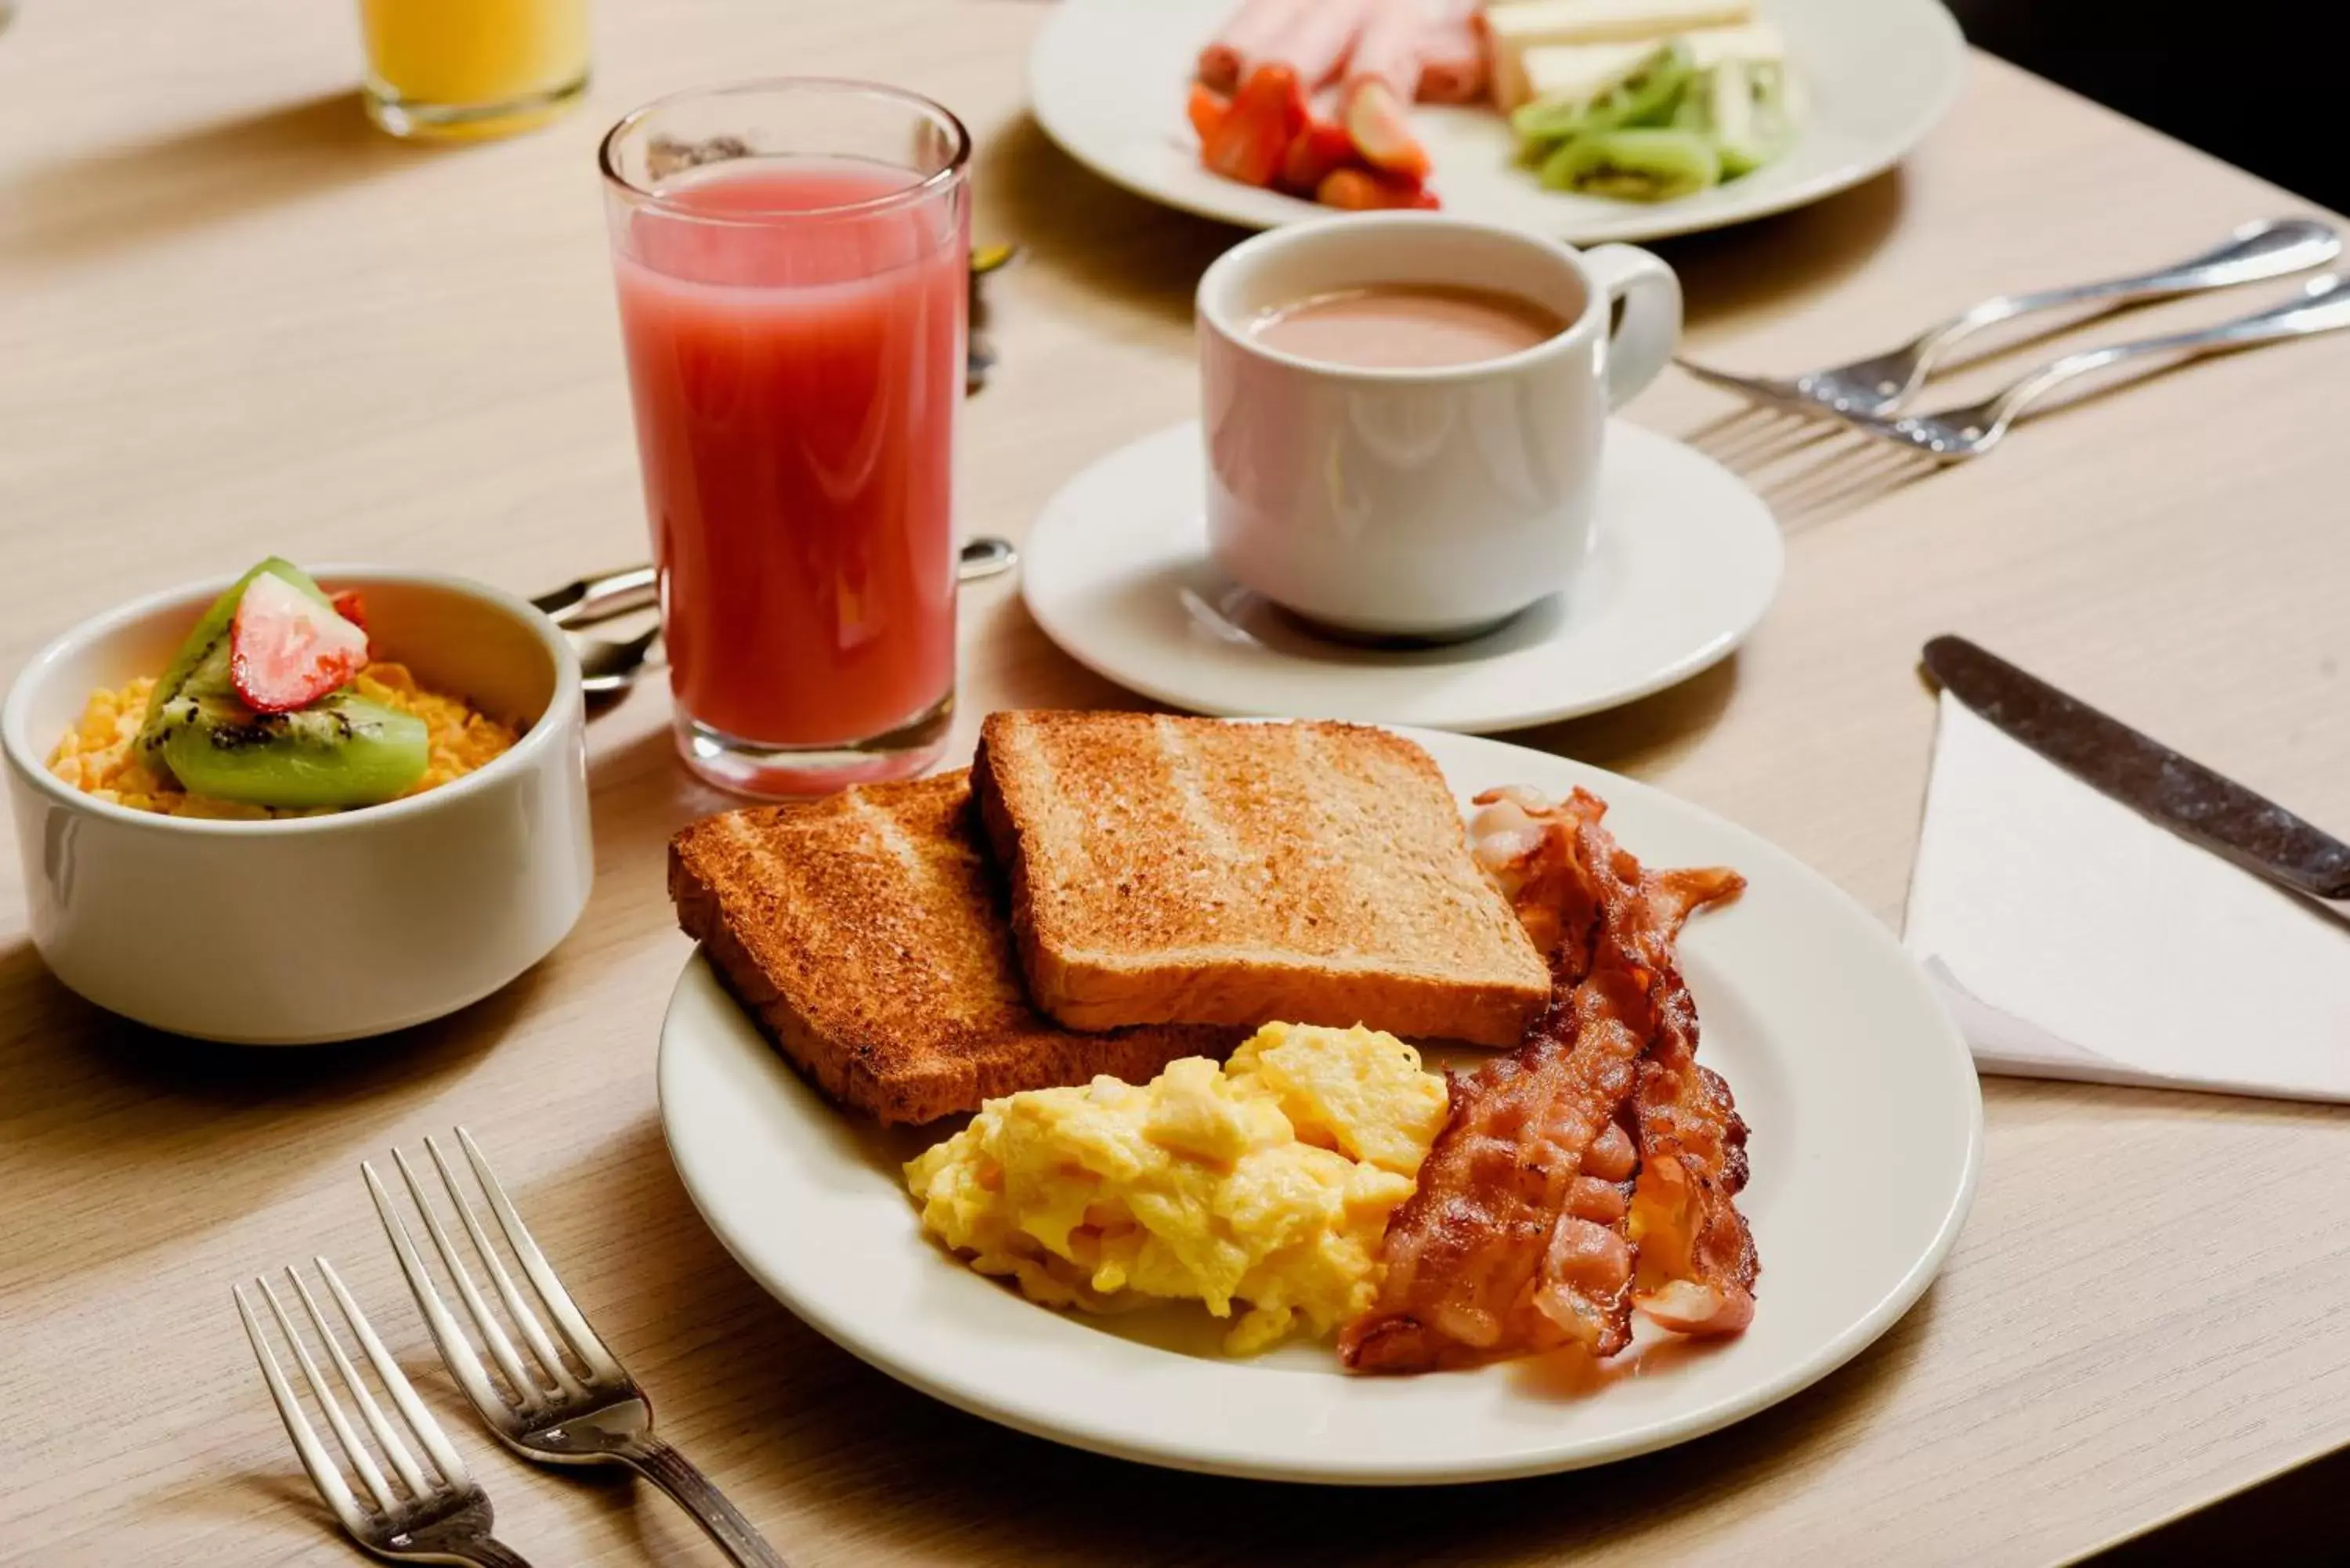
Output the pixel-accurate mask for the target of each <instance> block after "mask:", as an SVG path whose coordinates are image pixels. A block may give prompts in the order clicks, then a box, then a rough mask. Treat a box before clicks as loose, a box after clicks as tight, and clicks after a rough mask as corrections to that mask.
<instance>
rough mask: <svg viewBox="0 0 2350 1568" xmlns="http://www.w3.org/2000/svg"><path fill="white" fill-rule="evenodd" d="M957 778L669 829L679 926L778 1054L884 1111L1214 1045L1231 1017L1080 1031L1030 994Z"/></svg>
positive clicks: (1128, 1073) (1144, 1075)
mask: <svg viewBox="0 0 2350 1568" xmlns="http://www.w3.org/2000/svg"><path fill="white" fill-rule="evenodd" d="M969 778H970V776H969V774H963V773H954V774H942V775H940V776H938V777H935V778H928V779H921V780H918V781H915V782H912V783H909V784H876V785H872V786H869V787H866V788H860V789H851V790H848V791H846V792H845V793H843V794H839V795H837V796H835V797H834V798H832V799H830V800H827V801H825V802H822V803H821V804H818V805H787V806H771V807H762V808H757V809H753V810H747V811H733V812H727V813H725V814H724V815H719V816H713V817H711V818H708V819H707V820H705V821H702V822H697V823H695V824H694V825H693V826H691V827H688V828H686V829H685V830H684V831H683V832H681V833H680V834H678V836H676V837H675V838H673V839H671V842H670V874H669V881H670V897H671V899H673V900H674V901H675V902H676V905H677V918H678V924H679V925H680V926H681V927H683V928H684V929H685V933H686V934H687V935H688V936H690V937H692V938H694V939H695V940H698V941H700V942H701V943H702V950H703V951H704V952H706V953H707V954H708V955H709V957H710V960H711V961H712V963H714V964H715V965H716V966H717V968H718V971H719V973H720V974H721V975H722V976H723V978H724V980H725V981H726V983H727V986H728V987H729V989H731V990H732V991H733V992H734V994H735V996H736V997H737V998H738V999H739V1000H740V1001H741V1002H743V1005H744V1006H745V1007H746V1008H748V1009H749V1010H750V1011H751V1012H752V1013H753V1015H754V1016H755V1017H756V1018H757V1020H758V1021H759V1023H760V1025H761V1026H762V1027H763V1028H764V1030H765V1032H766V1033H767V1034H768V1036H769V1037H770V1038H771V1039H773V1040H774V1041H775V1044H777V1045H779V1046H780V1047H781V1048H782V1049H783V1051H784V1054H785V1055H786V1056H788V1057H790V1058H791V1059H792V1061H794V1062H795V1063H796V1064H798V1065H799V1066H800V1068H801V1069H802V1071H804V1072H805V1073H806V1074H807V1075H808V1076H810V1077H812V1078H814V1079H815V1080H816V1083H817V1084H818V1085H821V1086H822V1087H823V1088H824V1089H825V1090H826V1091H827V1093H829V1094H830V1095H831V1096H833V1097H834V1098H836V1099H837V1100H840V1101H842V1102H844V1103H846V1104H847V1105H850V1106H856V1107H857V1108H858V1109H860V1110H864V1111H868V1112H870V1113H871V1114H872V1115H874V1116H878V1117H879V1118H880V1119H881V1120H883V1121H885V1122H926V1121H932V1120H935V1119H937V1118H938V1117H940V1116H948V1115H951V1114H952V1113H954V1112H956V1111H972V1110H977V1109H978V1108H979V1106H980V1103H981V1101H983V1100H985V1099H990V1098H993V1097H994V1096H999V1095H1009V1094H1012V1093H1014V1092H1015V1091H1018V1090H1021V1089H1037V1088H1045V1087H1049V1086H1051V1085H1059V1084H1082V1083H1085V1082H1086V1081H1087V1080H1088V1079H1090V1078H1091V1077H1093V1076H1094V1075H1096V1074H1097V1073H1107V1074H1110V1075H1113V1076H1116V1077H1120V1078H1124V1079H1127V1080H1128V1081H1129V1082H1132V1083H1142V1082H1144V1081H1146V1080H1148V1079H1149V1078H1150V1077H1151V1076H1152V1075H1155V1074H1156V1073H1157V1072H1158V1071H1159V1069H1160V1068H1161V1067H1163V1066H1165V1065H1166V1064H1168V1063H1169V1062H1170V1061H1172V1060H1174V1059H1175V1058H1176V1057H1179V1056H1189V1055H1209V1056H1216V1057H1222V1055H1223V1054H1225V1053H1226V1052H1227V1051H1228V1050H1229V1049H1230V1048H1231V1047H1232V1044H1233V1043H1234V1042H1235V1041H1236V1040H1237V1038H1238V1035H1237V1033H1235V1032H1234V1031H1231V1030H1222V1029H1183V1028H1174V1029H1170V1028H1149V1029H1132V1030H1123V1031H1119V1032H1118V1033H1107V1034H1078V1033H1072V1032H1070V1031H1069V1030H1066V1029H1063V1028H1059V1027H1057V1026H1055V1024H1054V1023H1052V1021H1051V1020H1049V1019H1047V1018H1045V1017H1043V1016H1042V1015H1040V1014H1039V1013H1038V1012H1036V1010H1035V1008H1033V1007H1031V1006H1030V1005H1029V1003H1028V999H1027V996H1026V995H1025V993H1024V992H1023V991H1022V989H1021V985H1020V977H1019V971H1018V969H1017V967H1016V965H1015V963H1014V958H1013V950H1012V938H1011V932H1010V929H1009V928H1008V926H1007V924H1006V922H1005V917H1004V910H1003V892H1002V889H1001V888H1000V887H999V886H998V885H997V882H996V879H995V877H993V871H992V868H991V867H989V866H988V865H987V863H986V861H985V858H984V857H983V855H982V854H981V850H980V843H979V836H978V827H977V824H976V822H975V821H974V820H973V818H972V810H971V790H970V782H969Z"/></svg>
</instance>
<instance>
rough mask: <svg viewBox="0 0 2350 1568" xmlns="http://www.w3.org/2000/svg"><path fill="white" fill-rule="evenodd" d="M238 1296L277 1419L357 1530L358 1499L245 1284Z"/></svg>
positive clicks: (325, 1494)
mask: <svg viewBox="0 0 2350 1568" xmlns="http://www.w3.org/2000/svg"><path fill="white" fill-rule="evenodd" d="M229 1294H231V1295H233V1296H234V1297H235V1298H236V1314H237V1316H239V1317H241V1318H243V1319H244V1336H245V1338H247V1339H249V1340H251V1341H252V1342H253V1355H254V1359H255V1360H256V1361H258V1362H260V1363H261V1380H262V1381H263V1382H264V1383H266V1384H267V1385H269V1398H270V1402H271V1403H272V1404H274V1405H276V1407H277V1418H278V1419H279V1420H281V1421H283V1422H285V1423H286V1436H287V1437H289V1438H293V1439H294V1452H295V1453H296V1455H297V1456H299V1457H300V1459H301V1460H302V1468H303V1469H305V1470H307V1471H308V1472H309V1476H310V1484H311V1485H312V1486H315V1487H317V1489H318V1495H319V1497H321V1498H323V1499H324V1500H325V1501H326V1504H327V1506H328V1508H329V1509H332V1510H333V1511H334V1514H335V1517H336V1518H337V1519H338V1520H340V1521H342V1522H343V1527H344V1528H345V1529H346V1530H349V1531H351V1532H353V1533H357V1532H358V1530H359V1523H360V1521H361V1520H362V1519H363V1518H364V1517H365V1516H364V1514H363V1513H362V1512H361V1511H360V1509H359V1501H358V1500H357V1499H356V1498H354V1497H352V1496H351V1489H350V1487H349V1485H348V1483H346V1482H345V1481H344V1480H343V1472H342V1471H341V1470H339V1469H337V1468H336V1467H335V1461H334V1460H333V1459H330V1458H328V1454H327V1449H326V1446H325V1445H324V1444H322V1443H320V1442H319V1441H318V1434H317V1431H316V1430H314V1429H313V1428H312V1427H311V1425H310V1417H307V1416H305V1415H304V1414H302V1405H301V1401H299V1400H298V1399H296V1397H294V1390H293V1389H292V1388H291V1387H289V1386H287V1385H286V1374H285V1372H284V1370H283V1369H282V1368H280V1367H279V1366H278V1365H277V1353H276V1351H274V1350H271V1349H270V1348H269V1341H268V1340H267V1339H266V1338H265V1336H264V1335H263V1334H262V1332H261V1320H260V1319H258V1318H256V1317H255V1316H254V1315H253V1303H251V1302H249V1301H247V1300H246V1299H245V1295H244V1286H243V1285H232V1286H230V1287H229Z"/></svg>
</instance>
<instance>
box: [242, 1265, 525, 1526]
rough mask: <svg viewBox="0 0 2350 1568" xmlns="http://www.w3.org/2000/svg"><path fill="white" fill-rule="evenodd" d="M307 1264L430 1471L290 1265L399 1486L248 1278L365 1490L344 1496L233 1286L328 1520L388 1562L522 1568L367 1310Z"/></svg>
mask: <svg viewBox="0 0 2350 1568" xmlns="http://www.w3.org/2000/svg"><path fill="white" fill-rule="evenodd" d="M313 1261H314V1262H317V1266H318V1273H319V1275H320V1276H321V1277H322V1278H324V1279H325V1280H326V1282H327V1288H328V1290H329V1291H331V1292H333V1293H334V1297H335V1303H336V1304H337V1305H338V1306H339V1307H341V1308H342V1313H343V1322H344V1323H345V1324H348V1325H349V1328H350V1331H351V1334H352V1336H353V1337H355V1338H356V1339H358V1341H359V1348H360V1350H362V1351H363V1352H365V1353H366V1355H367V1358H368V1362H369V1365H371V1366H374V1368H375V1370H376V1375H377V1376H379V1377H380V1378H382V1379H383V1386H384V1389H385V1391H386V1392H387V1393H389V1394H390V1396H391V1402H392V1403H393V1404H394V1405H396V1406H398V1407H400V1416H401V1417H402V1418H403V1419H404V1420H406V1422H407V1423H408V1429H409V1430H410V1431H411V1432H413V1433H415V1434H416V1440H417V1441H418V1443H420V1444H421V1445H422V1447H423V1449H424V1452H425V1454H426V1456H427V1457H428V1458H429V1459H431V1460H432V1469H433V1470H434V1471H435V1472H436V1474H435V1475H432V1476H428V1475H427V1474H426V1473H425V1471H424V1469H422V1467H421V1466H420V1465H418V1464H417V1462H416V1457H415V1456H414V1455H413V1454H411V1452H410V1451H409V1449H408V1445H407V1444H405V1443H403V1442H402V1441H400V1435H399V1433H397V1432H395V1431H394V1430H392V1427H391V1423H390V1422H389V1421H387V1420H386V1419H385V1418H384V1414H383V1409H382V1407H380V1406H379V1405H377V1403H376V1402H375V1396H374V1395H372V1394H369V1392H368V1389H367V1385H366V1384H365V1383H362V1382H361V1381H360V1380H359V1373H358V1372H357V1371H356V1370H354V1369H353V1367H352V1366H351V1363H350V1358H349V1357H348V1356H346V1355H344V1354H343V1347H342V1346H341V1345H339V1344H338V1343H337V1341H336V1339H335V1332H334V1330H333V1329H331V1328H329V1327H328V1326H327V1319H326V1314H323V1313H321V1312H320V1311H319V1310H318V1303H317V1300H316V1299H315V1298H314V1297H312V1295H311V1294H310V1287H309V1286H307V1285H306V1284H304V1283H303V1282H302V1276H301V1275H300V1274H298V1273H296V1272H294V1271H293V1270H292V1269H290V1268H289V1269H287V1270H286V1279H288V1280H289V1281H291V1282H293V1285H294V1290H295V1293H296V1294H297V1295H299V1296H300V1297H301V1298H302V1305H303V1307H304V1309H305V1310H306V1311H307V1313H308V1314H309V1317H310V1326H311V1327H312V1328H313V1329H315V1330H316V1331H317V1336H318V1340H319V1342H320V1343H321V1344H323V1345H325V1346H326V1349H327V1359H328V1360H329V1361H331V1362H333V1363H334V1366H335V1372H336V1375H337V1376H339V1377H340V1378H341V1379H342V1383H343V1386H344V1387H346V1388H348V1389H349V1390H350V1392H351V1397H352V1399H353V1401H354V1402H355V1403H357V1404H358V1406H359V1417H360V1419H361V1420H363V1421H365V1422H366V1423H367V1428H368V1430H369V1431H370V1432H372V1433H374V1434H375V1440H376V1443H377V1445H378V1446H379V1447H380V1448H381V1449H383V1457H384V1459H386V1460H387V1461H389V1462H390V1466H391V1469H392V1472H393V1474H395V1475H397V1476H398V1477H399V1478H400V1487H399V1488H397V1489H396V1488H394V1487H393V1485H392V1484H391V1482H390V1481H389V1480H386V1479H385V1476H384V1473H383V1470H382V1468H381V1467H380V1466H379V1465H378V1464H377V1463H376V1462H375V1460H374V1459H373V1458H372V1457H371V1456H370V1455H369V1452H368V1449H367V1445H366V1444H364V1443H363V1442H361V1441H360V1440H359V1434H358V1433H357V1432H355V1431H353V1430H352V1429H351V1424H350V1421H349V1420H348V1418H347V1417H345V1416H344V1414H343V1407H342V1406H341V1404H340V1403H339V1402H338V1401H337V1399H336V1398H335V1395H334V1390H333V1388H332V1387H331V1386H328V1382H327V1380H326V1379H325V1378H323V1377H321V1376H319V1375H318V1366H317V1363H316V1362H315V1361H313V1360H311V1359H310V1352H309V1351H308V1350H307V1348H306V1347H305V1346H304V1345H303V1344H302V1336H301V1334H298V1333H296V1330H295V1327H294V1321H293V1319H292V1318H291V1317H289V1316H288V1315H287V1314H286V1308H285V1305H284V1303H281V1302H279V1301H278V1299H277V1293H276V1291H274V1290H271V1289H270V1288H269V1282H268V1281H267V1280H265V1279H262V1278H260V1277H259V1276H255V1279H254V1283H255V1285H256V1286H258V1287H260V1290H261V1293H262V1296H263V1297H264V1299H265V1300H266V1301H267V1302H268V1303H269V1312H270V1315H271V1316H273V1317H275V1318H276V1320H277V1329H278V1332H279V1333H280V1334H284V1335H285V1336H286V1344H287V1345H291V1346H292V1347H293V1350H294V1359H295V1361H296V1363H297V1364H299V1366H301V1368H302V1377H303V1380H304V1381H305V1382H307V1384H308V1385H309V1386H310V1394H311V1397H314V1398H315V1399H317V1402H318V1408H319V1410H320V1411H322V1412H323V1413H324V1414H325V1416H326V1417H327V1425H328V1427H329V1428H333V1430H334V1434H335V1438H336V1440H337V1441H338V1442H339V1443H341V1444H342V1448H343V1452H344V1454H345V1455H347V1456H348V1458H349V1459H350V1463H351V1469H353V1470H354V1471H356V1472H357V1473H358V1475H359V1484H360V1486H362V1487H364V1488H365V1489H366V1490H367V1494H368V1495H367V1499H366V1500H365V1501H361V1500H360V1499H359V1498H357V1497H355V1496H354V1495H353V1494H352V1492H351V1489H350V1483H349V1482H348V1481H347V1480H344V1479H343V1472H342V1469H341V1467H340V1466H338V1464H336V1462H335V1459H334V1457H333V1456H332V1455H331V1454H329V1453H328V1452H327V1449H326V1445H325V1444H323V1443H321V1442H319V1441H318V1434H317V1431H316V1430H315V1429H314V1428H312V1427H311V1425H310V1418H309V1417H307V1416H305V1415H304V1414H303V1413H302V1406H301V1403H300V1401H299V1400H297V1399H296V1397H295V1394H294V1390H293V1389H292V1387H290V1386H288V1385H287V1384H286V1374H285V1372H284V1371H283V1369H281V1368H280V1367H279V1366H278V1365H277V1355H276V1352H274V1351H272V1350H271V1349H270V1348H269V1341H268V1338H267V1337H266V1336H265V1334H263V1333H262V1329H261V1322H260V1320H259V1319H258V1318H256V1317H255V1316H254V1313H253V1303H252V1302H250V1301H249V1300H247V1299H246V1297H245V1293H244V1286H243V1285H237V1286H235V1287H234V1288H233V1289H232V1290H231V1292H230V1293H231V1294H232V1295H234V1296H235V1297H236V1310H237V1315H238V1316H240V1317H242V1318H243V1319H244V1333H245V1337H247V1338H248V1339H250V1340H252V1341H253V1354H254V1356H255V1359H257V1360H258V1361H259V1362H260V1363H261V1376H262V1380H263V1381H264V1382H265V1383H267V1384H268V1385H269V1397H270V1398H272V1399H274V1400H275V1401H276V1404H277V1415H278V1417H279V1418H280V1419H281V1420H283V1421H284V1422H285V1423H286V1436H287V1437H290V1438H293V1439H294V1451H295V1452H296V1454H298V1455H299V1456H301V1459H302V1468H303V1469H306V1470H307V1471H309V1472H310V1482H311V1484H312V1485H314V1486H316V1487H317V1489H318V1495H319V1496H320V1497H321V1498H323V1499H325V1500H326V1503H327V1506H328V1508H330V1509H332V1510H334V1513H335V1517H336V1518H337V1519H338V1520H340V1521H342V1526H343V1528H344V1529H345V1530H347V1531H348V1532H350V1536H351V1539H352V1540H354V1541H356V1542H359V1544H360V1545H361V1546H364V1547H366V1548H367V1549H368V1550H369V1552H374V1553H375V1554H376V1555H377V1556H379V1557H389V1558H390V1559H391V1560H392V1561H394V1562H396V1563H471V1564H473V1568H530V1564H529V1563H525V1562H524V1561H523V1558H522V1554H521V1553H520V1552H515V1550H514V1549H513V1548H512V1547H509V1546H507V1545H505V1544H504V1543H503V1542H500V1541H499V1540H498V1539H497V1538H496V1537H495V1536H494V1535H492V1534H491V1533H490V1523H491V1513H490V1500H489V1498H488V1497H487V1496H486V1495H485V1494H484V1492H483V1490H482V1489H481V1488H480V1487H478V1486H475V1485H474V1484H473V1477H472V1476H470V1475H468V1474H467V1473H466V1471H465V1464H464V1461H463V1459H459V1458H458V1457H457V1450H456V1449H452V1448H451V1447H450V1446H449V1439H448V1438H446V1437H444V1436H442V1431H441V1427H440V1423H438V1422H436V1421H435V1420H433V1419H432V1412H431V1411H429V1410H427V1409H426V1408H425V1407H424V1406H423V1403H422V1402H421V1401H420V1400H419V1399H418V1398H417V1397H416V1390H415V1389H414V1388H413V1387H411V1386H410V1385H409V1381H408V1378H407V1376H405V1375H404V1374H403V1373H401V1371H400V1364H399V1363H398V1362H396V1361H394V1360H392V1358H391V1355H390V1352H388V1351H386V1350H385V1349H384V1347H383V1341H381V1340H380V1339H378V1338H377V1337H376V1334H375V1330H374V1329H373V1328H371V1327H370V1326H369V1324H368V1320H367V1317H366V1314H363V1313H361V1312H360V1311H359V1303H357V1302H355V1301H353V1300H352V1299H351V1293H350V1292H348V1291H347V1290H345V1289H344V1288H343V1282H342V1281H341V1280H340V1279H339V1278H338V1277H337V1275H336V1273H335V1270H334V1265H333V1264H331V1263H329V1262H327V1260H326V1259H324V1258H318V1259H315V1260H313ZM402 1489H404V1490H402Z"/></svg>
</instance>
